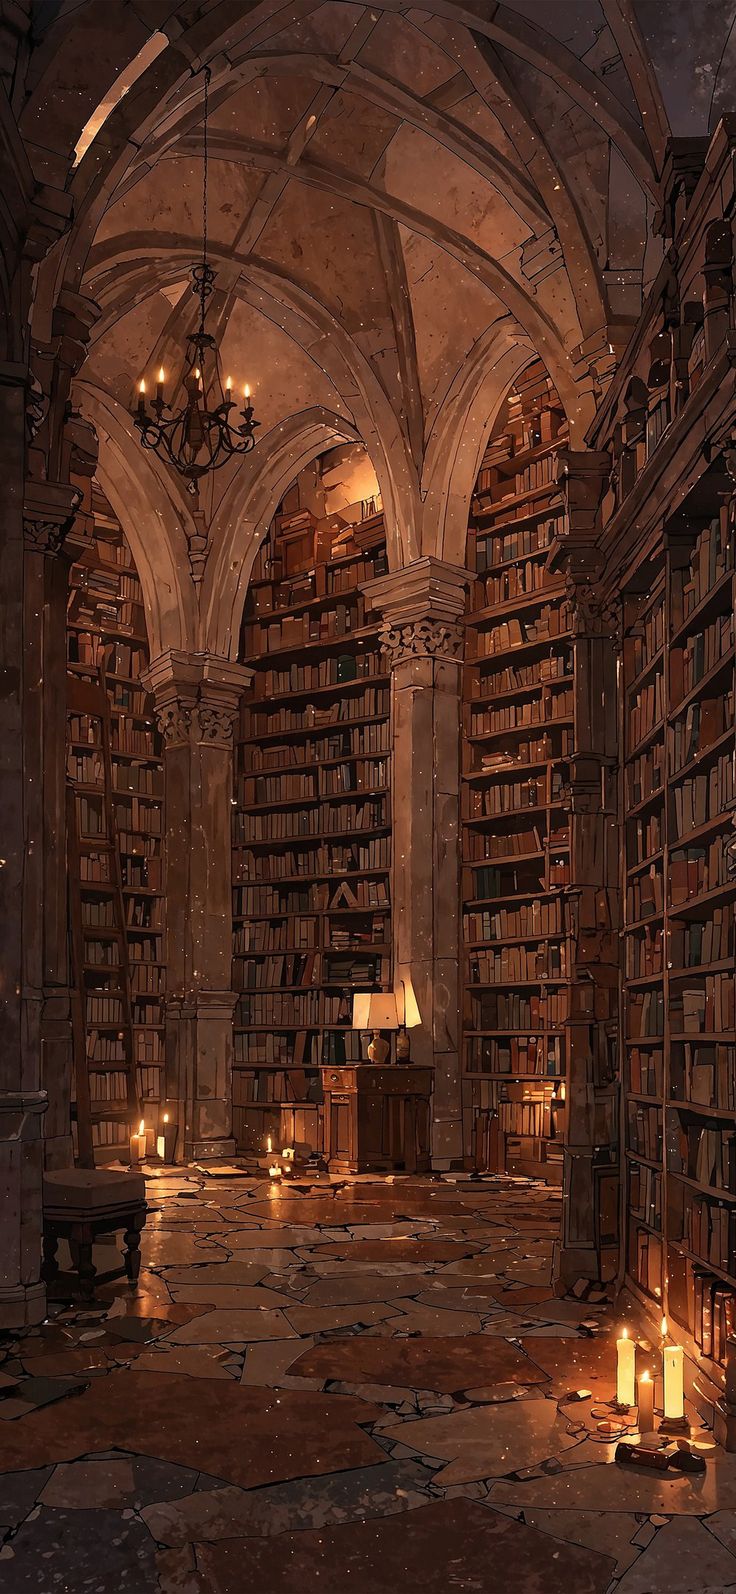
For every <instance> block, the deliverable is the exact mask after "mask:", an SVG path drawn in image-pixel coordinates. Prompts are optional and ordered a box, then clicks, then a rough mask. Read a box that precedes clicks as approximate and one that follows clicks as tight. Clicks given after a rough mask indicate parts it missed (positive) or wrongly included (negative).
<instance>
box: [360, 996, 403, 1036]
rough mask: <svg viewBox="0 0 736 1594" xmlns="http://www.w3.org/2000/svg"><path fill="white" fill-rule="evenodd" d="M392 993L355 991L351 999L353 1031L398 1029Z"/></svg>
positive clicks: (394, 1000) (394, 998)
mask: <svg viewBox="0 0 736 1594" xmlns="http://www.w3.org/2000/svg"><path fill="white" fill-rule="evenodd" d="M398 1027H399V1019H398V1014H397V1011H396V997H395V996H394V994H393V991H357V992H356V994H355V996H354V997H353V1029H398Z"/></svg>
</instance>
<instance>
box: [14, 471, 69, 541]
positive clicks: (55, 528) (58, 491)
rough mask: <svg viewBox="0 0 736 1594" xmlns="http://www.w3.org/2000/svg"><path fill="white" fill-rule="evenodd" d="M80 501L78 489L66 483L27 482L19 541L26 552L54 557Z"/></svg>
mask: <svg viewBox="0 0 736 1594" xmlns="http://www.w3.org/2000/svg"><path fill="white" fill-rule="evenodd" d="M81 502H82V493H81V489H80V488H79V487H75V486H74V485H73V484H72V483H70V482H48V481H41V482H35V481H29V482H27V483H26V488H25V493H24V497H23V541H24V544H25V547H26V549H27V550H28V552H29V553H42V554H50V555H55V554H58V553H59V552H60V551H61V548H62V546H63V543H64V539H65V537H66V535H67V533H68V532H69V530H70V529H71V526H72V524H73V522H74V517H75V514H76V512H77V509H78V508H79V505H80V504H81Z"/></svg>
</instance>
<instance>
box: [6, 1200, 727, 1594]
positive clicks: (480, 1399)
mask: <svg viewBox="0 0 736 1594" xmlns="http://www.w3.org/2000/svg"><path fill="white" fill-rule="evenodd" d="M218 1172H219V1175H220V1176H218ZM149 1200H150V1202H151V1204H152V1207H153V1210H152V1212H151V1213H150V1216H149V1222H148V1228H147V1230H146V1233H145V1237H144V1246H143V1254H144V1264H143V1272H142V1274H141V1281H140V1287H139V1290H138V1292H137V1295H133V1294H131V1293H130V1292H129V1291H128V1289H127V1287H126V1286H125V1285H123V1284H122V1283H120V1284H114V1285H108V1286H102V1287H101V1288H100V1290H99V1292H98V1293H99V1296H100V1298H101V1299H100V1303H99V1305H98V1306H96V1307H95V1308H94V1309H87V1310H79V1309H68V1308H67V1309H65V1310H63V1311H62V1310H57V1311H55V1313H54V1314H53V1316H52V1318H51V1319H50V1321H49V1322H48V1323H47V1324H45V1325H44V1326H43V1327H42V1328H41V1329H40V1330H36V1331H34V1332H32V1333H29V1334H27V1335H26V1336H25V1337H23V1338H21V1339H14V1340H9V1339H5V1340H0V1397H2V1398H1V1399H0V1418H2V1419H4V1426H3V1427H2V1428H0V1466H1V1467H2V1472H1V1473H0V1533H1V1534H2V1538H3V1544H2V1548H0V1590H2V1594H24V1591H26V1590H36V1591H40V1594H56V1591H63V1594H148V1591H149V1590H150V1591H156V1594H243V1591H246V1590H249V1589H251V1588H254V1589H257V1590H258V1591H259V1594H283V1591H284V1590H285V1589H286V1588H287V1586H290V1587H292V1588H296V1589H297V1590H299V1591H300V1594H313V1591H319V1594H346V1590H348V1589H349V1590H351V1591H352V1594H397V1590H404V1591H407V1594H411V1591H413V1590H418V1589H420V1588H421V1589H422V1590H423V1591H425V1594H440V1591H441V1594H448V1591H464V1590H468V1591H473V1594H480V1591H482V1594H501V1591H504V1594H506V1591H508V1590H514V1591H518V1594H542V1591H543V1590H544V1594H562V1591H564V1594H613V1591H615V1594H660V1591H661V1594H665V1591H666V1594H689V1591H695V1590H697V1591H698V1594H703V1591H706V1594H716V1591H717V1594H725V1591H736V1456H724V1455H723V1454H722V1453H721V1452H720V1451H717V1450H715V1449H714V1447H713V1446H712V1444H711V1442H710V1439H709V1435H708V1434H707V1433H706V1432H705V1431H704V1430H699V1431H698V1432H696V1434H695V1442H696V1444H697V1445H698V1446H700V1447H702V1453H703V1454H704V1455H705V1457H706V1471H705V1474H704V1475H702V1476H686V1475H684V1474H682V1473H681V1472H674V1471H673V1472H670V1471H668V1472H666V1473H663V1474H662V1473H647V1472H644V1471H643V1469H641V1468H637V1469H632V1468H623V1467H620V1466H616V1465H615V1464H614V1462H613V1454H614V1448H615V1437H616V1436H613V1437H612V1435H611V1431H610V1428H611V1423H612V1420H613V1412H612V1409H611V1407H610V1405H609V1402H610V1400H611V1396H612V1392H613V1379H614V1354H615V1347H614V1330H615V1327H616V1326H617V1319H616V1318H615V1317H614V1316H613V1314H612V1311H611V1309H610V1307H609V1306H607V1305H606V1304H605V1302H603V1301H602V1299H601V1294H600V1292H598V1295H597V1298H596V1292H593V1293H592V1294H589V1295H588V1296H587V1298H582V1297H581V1298H580V1299H568V1300H564V1301H560V1300H556V1299H555V1298H554V1297H553V1295H552V1291H551V1288H550V1269H551V1258H552V1251H553V1246H554V1243H555V1238H556V1235H557V1232H558V1224H559V1202H558V1198H557V1197H556V1196H555V1195H554V1194H553V1193H551V1192H550V1191H548V1190H545V1189H543V1188H541V1187H539V1186H536V1187H534V1186H531V1185H529V1184H526V1183H523V1182H518V1181H517V1182H513V1181H507V1180H498V1179H497V1180H488V1181H470V1180H463V1179H455V1180H453V1179H450V1178H444V1179H441V1180H440V1179H437V1180H431V1179H412V1180H399V1179H397V1180H395V1181H392V1180H389V1179H382V1180H380V1181H376V1180H374V1181H371V1180H356V1181H352V1182H350V1183H345V1182H343V1183H336V1182H332V1183H330V1182H329V1181H326V1180H323V1181H322V1182H320V1183H317V1184H315V1183H314V1182H311V1183H308V1184H307V1183H304V1184H301V1185H297V1186H294V1187H291V1188H288V1187H287V1188H284V1187H282V1188H280V1189H279V1188H272V1187H271V1186H270V1185H269V1184H268V1183H267V1182H266V1183H264V1181H263V1180H260V1181H259V1180H255V1179H253V1178H251V1177H250V1176H248V1177H243V1176H241V1177H238V1176H237V1175H236V1173H235V1172H234V1170H232V1169H231V1170H229V1171H228V1170H227V1169H223V1170H211V1171H210V1172H209V1173H208V1174H207V1175H206V1176H205V1175H204V1174H202V1173H200V1172H197V1171H196V1170H184V1171H182V1170H179V1171H178V1172H177V1171H175V1170H167V1171H166V1172H165V1173H163V1174H159V1175H158V1176H157V1177H151V1179H150V1182H149ZM109 1260H110V1253H109V1251H107V1249H106V1248H104V1247H103V1248H100V1251H99V1257H98V1261H99V1265H100V1266H102V1265H104V1263H105V1261H107V1262H108V1263H109Z"/></svg>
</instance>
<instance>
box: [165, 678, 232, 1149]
mask: <svg viewBox="0 0 736 1594" xmlns="http://www.w3.org/2000/svg"><path fill="white" fill-rule="evenodd" d="M252 678H253V672H252V670H249V669H247V668H246V667H245V666H244V665H242V664H235V663H233V662H232V661H231V660H230V659H225V658H218V657H217V656H215V655H214V654H211V653H182V652H173V651H168V652H166V653H163V654H161V655H160V656H159V657H158V658H157V659H154V660H153V662H152V663H151V665H150V667H149V669H148V671H147V672H146V674H145V675H144V677H143V684H144V686H145V687H146V688H147V689H148V691H150V692H152V693H153V698H154V703H155V708H156V717H157V720H158V725H159V728H160V730H161V733H162V735H163V738H164V767H165V803H164V811H165V827H166V828H165V860H166V1092H167V1098H168V1102H169V1110H170V1111H172V1110H173V1111H174V1112H175V1114H176V1121H177V1124H178V1136H177V1155H178V1156H179V1157H183V1158H187V1159H192V1158H197V1159H199V1158H202V1157H210V1158H214V1157H225V1156H232V1155H233V1153H234V1151H235V1141H234V1139H233V1138H232V1062H233V1013H234V1008H235V1002H236V994H235V992H234V991H233V989H232V891H231V856H232V853H231V813H232V797H233V727H234V724H235V721H236V718H237V714H238V708H239V704H240V697H241V694H242V692H243V690H244V688H245V687H246V686H248V685H249V684H250V682H251V680H252Z"/></svg>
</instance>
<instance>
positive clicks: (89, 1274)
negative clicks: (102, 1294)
mask: <svg viewBox="0 0 736 1594" xmlns="http://www.w3.org/2000/svg"><path fill="white" fill-rule="evenodd" d="M77 1273H78V1276H79V1292H80V1294H81V1296H82V1299H83V1300H84V1301H93V1300H94V1298H95V1277H96V1274H97V1268H96V1267H95V1265H94V1262H93V1261H92V1241H91V1240H80V1241H79V1262H78V1264H77Z"/></svg>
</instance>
